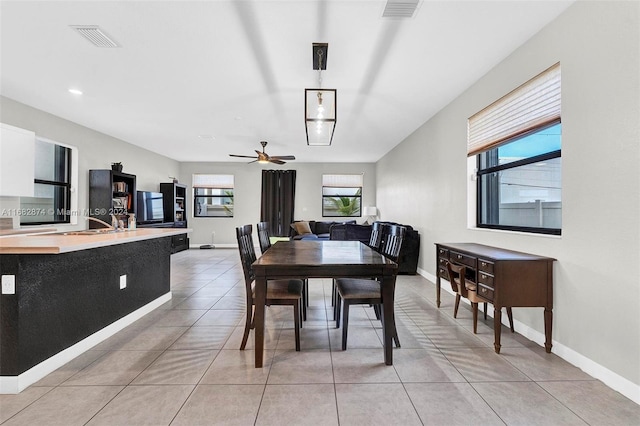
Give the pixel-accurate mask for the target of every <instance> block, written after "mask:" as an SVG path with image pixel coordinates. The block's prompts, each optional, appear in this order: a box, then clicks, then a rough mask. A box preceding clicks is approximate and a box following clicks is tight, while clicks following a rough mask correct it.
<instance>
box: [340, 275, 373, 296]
mask: <svg viewBox="0 0 640 426" xmlns="http://www.w3.org/2000/svg"><path fill="white" fill-rule="evenodd" d="M336 287H337V290H338V292H339V293H340V296H342V298H343V299H380V297H381V293H380V283H379V282H378V281H376V280H369V279H358V278H338V279H336Z"/></svg>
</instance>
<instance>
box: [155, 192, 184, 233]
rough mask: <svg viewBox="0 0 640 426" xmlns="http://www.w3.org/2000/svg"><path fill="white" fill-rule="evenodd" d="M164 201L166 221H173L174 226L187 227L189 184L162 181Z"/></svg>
mask: <svg viewBox="0 0 640 426" xmlns="http://www.w3.org/2000/svg"><path fill="white" fill-rule="evenodd" d="M160 192H162V198H163V200H164V201H163V202H164V221H165V222H173V224H174V225H173V226H174V228H186V227H187V212H186V209H187V186H186V185H183V184H180V183H161V184H160Z"/></svg>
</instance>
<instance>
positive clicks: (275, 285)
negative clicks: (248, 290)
mask: <svg viewBox="0 0 640 426" xmlns="http://www.w3.org/2000/svg"><path fill="white" fill-rule="evenodd" d="M302 284H303V283H302V280H269V281H268V282H267V299H299V298H300V297H302ZM252 290H253V297H254V298H255V295H256V290H255V284H253V285H252Z"/></svg>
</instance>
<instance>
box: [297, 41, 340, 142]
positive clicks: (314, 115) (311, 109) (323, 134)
mask: <svg viewBox="0 0 640 426" xmlns="http://www.w3.org/2000/svg"><path fill="white" fill-rule="evenodd" d="M312 47H313V69H314V70H318V88H317V89H304V122H305V131H306V134H307V145H309V146H329V145H331V142H332V141H333V131H334V130H335V128H336V98H337V90H336V89H322V70H323V69H327V52H328V49H329V44H328V43H313V46H312Z"/></svg>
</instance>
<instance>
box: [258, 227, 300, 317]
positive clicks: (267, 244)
mask: <svg viewBox="0 0 640 426" xmlns="http://www.w3.org/2000/svg"><path fill="white" fill-rule="evenodd" d="M256 229H257V230H258V243H260V251H261V252H262V254H264V253H265V252H266V251H267V250H269V249H270V248H271V238H270V237H271V235H270V234H269V222H258V223H257V226H256ZM302 284H303V286H302V299H303V301H304V302H303V303H302V319H303V321H306V320H307V306H309V280H308V279H306V278H305V279H303V280H302Z"/></svg>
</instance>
